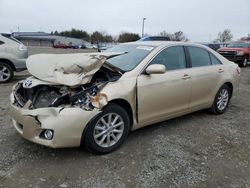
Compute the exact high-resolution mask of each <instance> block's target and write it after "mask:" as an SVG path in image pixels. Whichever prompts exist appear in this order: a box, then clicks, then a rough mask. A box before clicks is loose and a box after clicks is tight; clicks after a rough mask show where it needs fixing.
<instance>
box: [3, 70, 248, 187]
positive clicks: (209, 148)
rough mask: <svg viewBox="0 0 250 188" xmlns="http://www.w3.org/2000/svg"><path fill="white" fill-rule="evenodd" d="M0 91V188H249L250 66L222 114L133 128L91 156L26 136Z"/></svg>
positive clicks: (6, 94) (5, 94)
mask: <svg viewBox="0 0 250 188" xmlns="http://www.w3.org/2000/svg"><path fill="white" fill-rule="evenodd" d="M27 76H28V73H27V72H26V71H25V72H22V73H19V74H18V75H17V76H16V77H15V80H13V81H12V82H11V83H9V84H3V85H1V86H0V87H1V92H0V127H1V131H0V187H8V188H11V187H24V188H27V187H36V188H39V187H42V188H44V187H119V188H120V187H154V188H155V187H177V188H178V187H183V188H186V187H199V188H200V187H213V188H214V187H225V188H229V187H232V188H238V187H250V136H249V135H250V115H249V111H250V67H247V68H244V69H242V77H241V85H240V93H239V96H238V97H237V98H234V99H233V100H232V101H231V104H230V106H229V110H228V111H227V112H226V113H225V114H223V115H219V116H215V115H211V114H209V113H207V112H206V111H199V112H196V113H192V114H189V115H186V116H183V117H180V118H176V119H173V120H169V121H165V122H162V123H158V124H156V125H152V126H149V127H146V128H143V129H140V130H137V131H134V132H132V133H131V134H130V135H129V137H128V139H127V140H126V141H125V143H124V144H123V145H122V147H120V149H118V150H117V151H115V152H113V153H110V154H107V155H102V156H100V155H93V154H91V153H88V152H87V151H84V150H81V149H79V148H71V149H50V148H46V147H43V146H39V145H37V144H33V143H31V142H28V141H26V140H24V139H22V138H21V137H20V136H19V134H18V133H17V132H16V131H15V130H14V128H13V127H12V124H11V119H10V116H9V108H8V104H9V94H10V91H11V87H12V86H13V84H14V83H15V82H16V81H17V80H20V79H24V78H25V77H27Z"/></svg>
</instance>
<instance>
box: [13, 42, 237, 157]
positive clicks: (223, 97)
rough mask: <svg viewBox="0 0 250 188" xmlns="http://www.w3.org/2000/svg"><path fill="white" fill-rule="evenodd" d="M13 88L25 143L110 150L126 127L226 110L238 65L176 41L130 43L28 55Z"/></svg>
mask: <svg viewBox="0 0 250 188" xmlns="http://www.w3.org/2000/svg"><path fill="white" fill-rule="evenodd" d="M27 68H28V70H29V72H30V73H31V74H32V76H31V77H29V78H27V79H26V80H23V81H20V82H18V83H17V84H16V85H15V86H14V87H13V90H12V93H11V96H10V99H11V116H12V118H13V124H14V127H15V128H16V130H17V131H18V132H19V133H20V134H21V135H22V136H23V137H24V138H25V139H27V140H30V141H32V142H35V143H38V144H41V145H45V146H48V147H52V148H61V147H78V146H84V147H85V148H87V149H89V150H90V151H93V152H97V153H108V152H111V151H114V150H115V149H117V148H118V147H119V146H120V145H121V144H122V143H123V141H124V140H125V139H126V137H127V135H128V133H129V131H130V130H135V129H138V128H141V127H144V126H147V125H150V124H153V123H157V122H160V121H164V120H167V119H171V118H174V117H177V116H181V115H184V114H187V113H191V112H194V111H197V110H201V109H210V111H211V112H213V113H214V114H222V113H224V112H225V111H226V109H227V107H228V105H229V102H230V99H231V97H232V96H233V95H235V94H236V93H237V92H238V89H239V79H240V69H239V67H238V66H237V65H236V64H234V63H233V62H230V61H228V60H227V59H225V58H224V57H222V56H221V55H220V54H218V53H217V52H215V51H213V50H211V49H209V48H207V47H205V46H202V45H198V44H192V43H182V42H165V41H152V42H132V43H125V44H121V45H118V46H115V47H113V48H110V49H108V50H106V51H105V52H102V53H83V54H60V55H59V54H39V55H33V56H30V57H29V58H28V60H27Z"/></svg>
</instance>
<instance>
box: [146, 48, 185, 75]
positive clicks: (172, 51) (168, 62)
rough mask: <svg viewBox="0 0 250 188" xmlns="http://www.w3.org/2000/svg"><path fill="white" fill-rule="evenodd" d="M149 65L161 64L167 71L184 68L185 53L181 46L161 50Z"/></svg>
mask: <svg viewBox="0 0 250 188" xmlns="http://www.w3.org/2000/svg"><path fill="white" fill-rule="evenodd" d="M150 64H162V65H165V66H166V69H167V71H168V70H176V69H183V68H186V60H185V52H184V49H183V47H182V46H174V47H170V48H166V49H164V50H162V51H161V52H160V53H159V54H158V55H157V56H156V57H155V58H154V59H153V60H152V61H151V63H150Z"/></svg>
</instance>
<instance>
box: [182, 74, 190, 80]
mask: <svg viewBox="0 0 250 188" xmlns="http://www.w3.org/2000/svg"><path fill="white" fill-rule="evenodd" d="M189 78H191V76H190V75H188V74H184V76H183V77H182V79H183V80H187V79H189Z"/></svg>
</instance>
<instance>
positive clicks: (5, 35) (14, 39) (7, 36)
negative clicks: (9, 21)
mask: <svg viewBox="0 0 250 188" xmlns="http://www.w3.org/2000/svg"><path fill="white" fill-rule="evenodd" d="M2 35H3V36H4V37H6V38H8V39H10V40H13V41H15V42H17V43H19V44H22V43H21V42H20V41H19V40H17V39H16V38H14V37H12V36H11V35H9V34H2Z"/></svg>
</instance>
